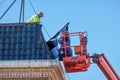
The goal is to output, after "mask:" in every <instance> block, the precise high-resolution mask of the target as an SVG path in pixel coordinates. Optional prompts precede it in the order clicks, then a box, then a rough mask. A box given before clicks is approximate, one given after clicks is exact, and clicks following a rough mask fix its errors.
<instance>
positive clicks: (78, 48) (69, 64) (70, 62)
mask: <svg viewBox="0 0 120 80" xmlns="http://www.w3.org/2000/svg"><path fill="white" fill-rule="evenodd" d="M67 34H68V35H69V37H70V36H79V40H80V44H78V45H75V46H69V47H73V48H74V52H75V54H76V56H67V52H66V51H65V57H63V64H64V66H65V70H66V72H67V73H70V72H81V71H87V68H88V67H89V65H90V58H89V57H87V56H86V55H87V50H86V39H85V37H87V35H85V34H86V32H75V33H67ZM65 35H66V34H65ZM65 35H64V34H62V36H63V38H64V39H65V38H66V37H65ZM64 41H65V40H64ZM64 43H65V42H64ZM64 45H65V44H64ZM67 47H68V46H66V45H65V46H64V47H63V48H64V50H66V48H67Z"/></svg>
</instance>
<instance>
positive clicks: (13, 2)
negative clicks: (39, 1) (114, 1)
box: [0, 0, 16, 20]
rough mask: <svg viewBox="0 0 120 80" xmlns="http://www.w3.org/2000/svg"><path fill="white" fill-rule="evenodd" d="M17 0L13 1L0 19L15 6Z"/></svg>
mask: <svg viewBox="0 0 120 80" xmlns="http://www.w3.org/2000/svg"><path fill="white" fill-rule="evenodd" d="M15 1H16V0H14V1H13V2H12V4H11V5H10V6H9V7H8V9H7V10H6V11H5V12H4V13H3V15H2V16H1V17H0V20H1V19H2V18H3V17H4V15H5V14H6V13H7V12H8V10H9V9H10V8H11V7H12V6H13V4H14V3H15Z"/></svg>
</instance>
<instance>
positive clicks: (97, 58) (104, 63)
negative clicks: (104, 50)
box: [92, 54, 120, 80]
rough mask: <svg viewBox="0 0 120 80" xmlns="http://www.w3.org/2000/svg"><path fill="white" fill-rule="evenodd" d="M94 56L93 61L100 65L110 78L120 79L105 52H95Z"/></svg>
mask: <svg viewBox="0 0 120 80" xmlns="http://www.w3.org/2000/svg"><path fill="white" fill-rule="evenodd" d="M92 58H93V62H94V63H96V64H97V65H98V67H99V68H100V69H101V70H102V72H103V73H104V75H105V76H106V77H107V79H108V80H120V78H119V76H118V75H117V73H116V72H115V70H114V69H113V67H112V66H111V64H110V63H109V61H108V60H107V58H106V57H105V55H104V54H95V55H93V56H92Z"/></svg>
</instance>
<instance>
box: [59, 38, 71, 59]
mask: <svg viewBox="0 0 120 80" xmlns="http://www.w3.org/2000/svg"><path fill="white" fill-rule="evenodd" d="M58 42H59V44H60V45H61V46H60V48H59V49H58V52H59V55H58V56H59V60H60V61H62V59H63V57H65V54H66V55H67V56H72V49H71V48H70V44H69V43H68V42H64V40H63V38H62V37H61V38H59V39H58ZM65 45H66V48H64V47H65ZM65 49H66V51H65Z"/></svg>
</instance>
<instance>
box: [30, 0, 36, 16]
mask: <svg viewBox="0 0 120 80" xmlns="http://www.w3.org/2000/svg"><path fill="white" fill-rule="evenodd" d="M29 2H30V5H31V7H32V9H33V11H34V13H35V14H36V11H35V8H34V7H33V4H32V2H31V0H29Z"/></svg>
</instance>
